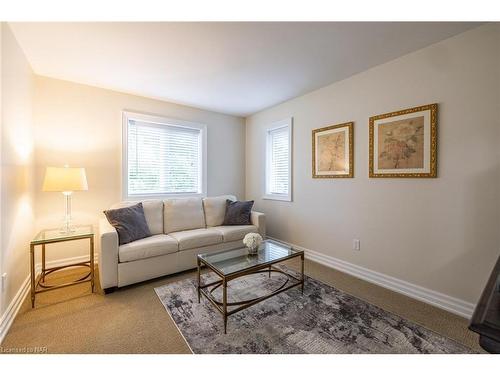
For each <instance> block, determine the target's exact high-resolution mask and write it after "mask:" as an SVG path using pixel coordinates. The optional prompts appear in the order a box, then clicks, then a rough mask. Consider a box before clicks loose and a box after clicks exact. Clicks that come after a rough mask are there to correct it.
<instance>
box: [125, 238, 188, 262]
mask: <svg viewBox="0 0 500 375" xmlns="http://www.w3.org/2000/svg"><path fill="white" fill-rule="evenodd" d="M176 251H178V243H177V240H176V239H174V238H172V237H170V236H168V235H166V234H157V235H155V236H151V237H148V238H143V239H142V240H137V241H134V242H130V243H128V244H126V245H121V246H120V247H119V248H118V257H119V260H120V262H131V261H134V260H138V259H145V258H151V257H155V256H159V255H165V254H170V253H175V252H176Z"/></svg>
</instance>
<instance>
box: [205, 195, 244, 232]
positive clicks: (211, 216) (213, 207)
mask: <svg viewBox="0 0 500 375" xmlns="http://www.w3.org/2000/svg"><path fill="white" fill-rule="evenodd" d="M227 199H229V200H231V201H235V200H236V197H235V196H234V195H221V196H219V197H208V198H203V209H204V211H205V222H206V223H207V227H217V226H219V225H222V223H223V222H224V215H225V214H226V200H227Z"/></svg>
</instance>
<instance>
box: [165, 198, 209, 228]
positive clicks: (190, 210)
mask: <svg viewBox="0 0 500 375" xmlns="http://www.w3.org/2000/svg"><path fill="white" fill-rule="evenodd" d="M163 204H164V206H163V230H164V233H171V232H179V231H183V230H188V229H198V228H205V215H204V214H203V206H202V203H201V198H180V199H166V200H165V201H163Z"/></svg>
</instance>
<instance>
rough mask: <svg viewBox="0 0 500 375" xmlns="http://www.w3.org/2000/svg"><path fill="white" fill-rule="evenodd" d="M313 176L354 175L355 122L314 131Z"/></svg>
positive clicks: (351, 176) (335, 176) (344, 176)
mask: <svg viewBox="0 0 500 375" xmlns="http://www.w3.org/2000/svg"><path fill="white" fill-rule="evenodd" d="M346 143H347V144H346ZM312 177H313V178H353V177H354V122H345V123H342V124H338V125H332V126H326V127H324V128H319V129H314V130H313V131H312Z"/></svg>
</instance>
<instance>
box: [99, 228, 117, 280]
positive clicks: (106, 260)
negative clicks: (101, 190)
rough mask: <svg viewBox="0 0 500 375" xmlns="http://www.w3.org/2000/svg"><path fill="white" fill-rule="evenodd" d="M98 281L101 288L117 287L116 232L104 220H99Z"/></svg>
mask: <svg viewBox="0 0 500 375" xmlns="http://www.w3.org/2000/svg"><path fill="white" fill-rule="evenodd" d="M99 240H100V245H101V246H99V280H100V281H101V288H102V289H106V288H112V287H116V286H118V232H117V231H116V229H115V228H113V226H111V224H109V222H108V221H107V220H106V219H101V220H99Z"/></svg>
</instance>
